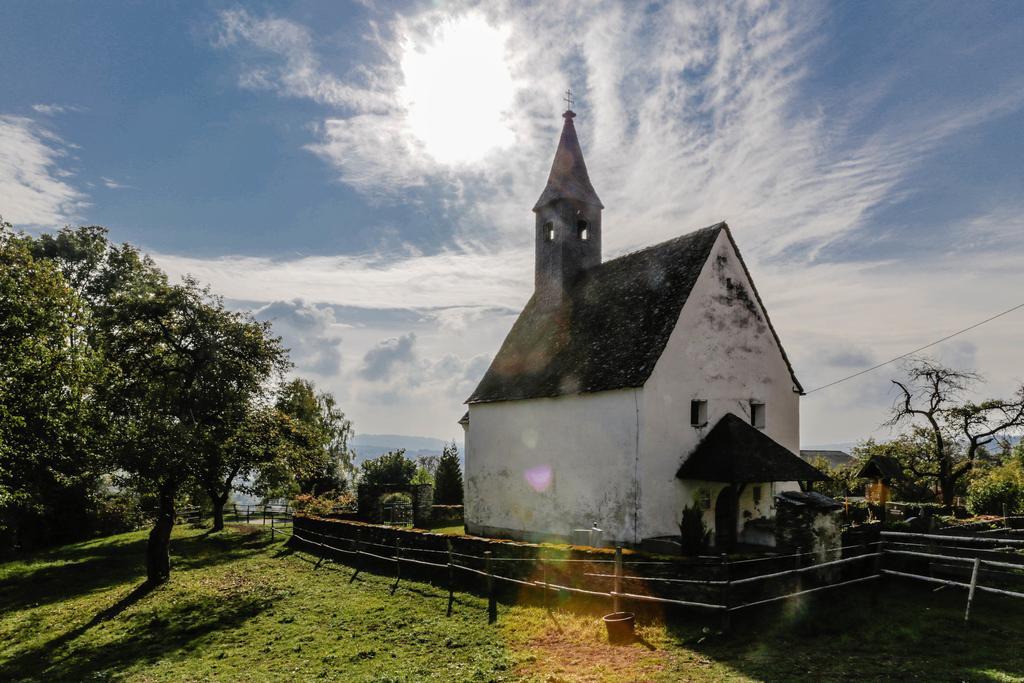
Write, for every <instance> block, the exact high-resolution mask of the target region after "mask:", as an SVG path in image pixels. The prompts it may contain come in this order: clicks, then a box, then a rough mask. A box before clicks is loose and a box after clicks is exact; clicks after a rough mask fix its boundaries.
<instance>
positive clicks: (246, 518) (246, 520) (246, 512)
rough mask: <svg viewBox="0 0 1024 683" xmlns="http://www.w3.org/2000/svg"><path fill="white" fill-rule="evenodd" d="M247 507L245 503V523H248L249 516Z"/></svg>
mask: <svg viewBox="0 0 1024 683" xmlns="http://www.w3.org/2000/svg"><path fill="white" fill-rule="evenodd" d="M249 509H250V506H249V505H246V506H245V523H246V524H248V523H249V517H250V513H249Z"/></svg>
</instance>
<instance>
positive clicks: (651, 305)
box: [466, 223, 802, 457]
mask: <svg viewBox="0 0 1024 683" xmlns="http://www.w3.org/2000/svg"><path fill="white" fill-rule="evenodd" d="M722 231H725V233H726V235H727V236H728V237H729V240H730V242H732V245H733V248H734V249H735V250H736V254H737V256H738V257H739V260H740V263H741V265H743V258H742V257H741V256H739V250H738V249H737V248H736V243H735V242H733V241H732V235H731V234H730V233H729V227H728V226H727V225H726V224H725V223H717V224H715V225H712V226H710V227H707V228H703V229H701V230H697V231H694V232H691V233H689V234H687V235H683V236H681V237H676V238H675V239H671V240H668V241H667V242H662V243H661V244H656V245H654V246H651V247H647V248H646V249H641V250H640V251H636V252H633V253H631V254H626V255H624V256H620V257H618V258H616V259H612V260H611V261H605V262H604V263H602V264H600V265H598V266H595V267H593V268H590V269H588V270H586V271H584V272H583V273H582V274H581V276H580V277H579V279H578V280H577V281H576V282H575V283H574V284H573V286H572V287H571V288H570V290H569V291H568V292H567V296H566V298H565V301H564V303H563V304H562V305H561V306H560V307H558V308H544V307H543V306H540V305H538V303H537V301H536V297H532V298H531V299H530V301H529V302H528V303H527V304H526V307H525V308H524V309H523V312H522V313H520V314H519V318H518V319H517V320H516V322H515V324H514V325H513V326H512V329H511V330H510V331H509V333H508V336H507V337H505V341H504V343H503V344H502V345H501V348H500V349H499V350H498V353H497V355H495V357H494V360H493V361H491V366H490V367H489V368H488V369H487V372H486V373H485V374H484V377H483V379H481V380H480V384H479V385H477V387H476V390H475V391H474V392H473V394H472V396H470V397H469V398H468V399H467V400H466V402H467V403H484V402H489V401H511V400H517V399H527V398H543V397H554V396H563V395H567V394H579V393H586V392H594V391H606V390H610V389H623V388H628V387H640V386H643V385H644V383H645V382H646V381H647V378H648V377H650V375H651V372H652V371H653V370H654V365H655V363H657V362H658V359H659V358H660V357H661V354H662V351H664V349H665V344H666V343H668V338H669V335H671V334H672V330H673V329H675V326H676V323H677V322H678V320H679V314H680V312H681V311H682V309H683V306H684V305H685V304H686V301H687V299H688V298H689V296H690V292H691V290H692V289H693V286H694V284H695V283H696V282H697V278H698V276H699V275H700V272H701V269H702V268H703V267H704V263H705V262H706V261H707V260H708V257H709V256H710V254H711V249H712V247H713V246H714V244H715V240H716V239H717V238H718V235H719V233H720V232H722ZM743 268H744V271H746V265H743ZM747 276H748V279H750V278H749V273H748V274H747ZM750 282H751V287H753V280H750ZM753 292H754V296H755V298H756V299H757V302H758V304H760V307H761V309H762V310H764V305H763V304H761V298H760V296H759V295H758V294H757V289H756V288H753ZM765 317H766V321H767V323H768V328H769V329H770V330H771V333H772V335H773V337H774V338H775V341H776V343H777V344H778V346H779V350H780V351H781V353H782V356H783V359H784V360H785V362H786V366H787V367H788V368H789V372H790V376H791V378H792V380H793V385H794V387H795V388H796V390H797V391H802V389H801V387H800V383H799V381H798V380H797V379H796V375H795V374H794V373H793V367H792V365H790V363H789V358H788V357H786V352H785V351H784V350H783V349H782V343H781V342H780V341H779V337H778V335H777V334H776V333H775V328H774V327H772V324H771V320H770V319H768V318H767V312H766V313H765ZM794 457H795V456H794Z"/></svg>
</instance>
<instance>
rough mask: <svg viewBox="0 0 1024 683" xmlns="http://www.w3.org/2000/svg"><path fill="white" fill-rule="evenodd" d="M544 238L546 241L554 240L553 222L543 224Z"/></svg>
mask: <svg viewBox="0 0 1024 683" xmlns="http://www.w3.org/2000/svg"><path fill="white" fill-rule="evenodd" d="M544 239H545V240H547V241H548V242H554V241H555V224H554V223H545V224H544Z"/></svg>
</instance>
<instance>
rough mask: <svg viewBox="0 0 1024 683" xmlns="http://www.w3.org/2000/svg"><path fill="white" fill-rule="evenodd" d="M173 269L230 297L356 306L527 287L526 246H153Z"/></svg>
mask: <svg viewBox="0 0 1024 683" xmlns="http://www.w3.org/2000/svg"><path fill="white" fill-rule="evenodd" d="M153 257H154V258H155V259H156V261H157V263H159V264H160V266H161V267H162V268H164V269H165V270H166V271H167V272H168V273H170V274H171V275H172V276H174V277H180V276H182V275H186V274H191V275H194V276H195V277H196V278H198V279H199V280H200V281H202V282H207V283H210V284H212V285H213V287H214V289H215V290H216V291H217V292H218V293H220V294H222V295H223V296H226V297H227V298H230V299H240V300H249V301H275V300H286V299H290V298H295V297H298V298H301V299H304V300H307V301H317V302H323V303H330V304H340V305H344V306H355V307H360V308H377V309H381V308H420V309H433V308H450V307H466V306H469V307H487V308H490V307H507V308H515V309H519V308H521V307H522V305H523V304H524V303H525V302H526V300H527V299H528V298H529V296H530V292H531V291H532V283H533V278H532V275H531V272H532V271H531V269H532V267H533V259H532V253H531V252H529V251H525V250H524V251H522V252H518V253H514V254H509V253H488V252H482V251H479V252H478V251H461V252H460V251H450V252H442V253H439V254H433V255H426V256H417V255H409V256H404V257H395V256H386V255H382V254H362V255H346V256H317V257H306V258H301V259H294V260H278V259H268V258H256V257H232V256H226V257H221V258H216V259H200V258H191V257H186V256H176V255H170V254H153Z"/></svg>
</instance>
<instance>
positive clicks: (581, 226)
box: [576, 220, 590, 241]
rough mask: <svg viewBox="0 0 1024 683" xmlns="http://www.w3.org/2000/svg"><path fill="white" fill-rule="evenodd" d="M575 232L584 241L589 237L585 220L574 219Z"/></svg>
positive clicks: (588, 228)
mask: <svg viewBox="0 0 1024 683" xmlns="http://www.w3.org/2000/svg"><path fill="white" fill-rule="evenodd" d="M576 234H577V235H579V238H580V239H581V240H584V241H586V240H588V239H590V226H589V225H588V224H587V222H586V221H583V220H579V221H576Z"/></svg>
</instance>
